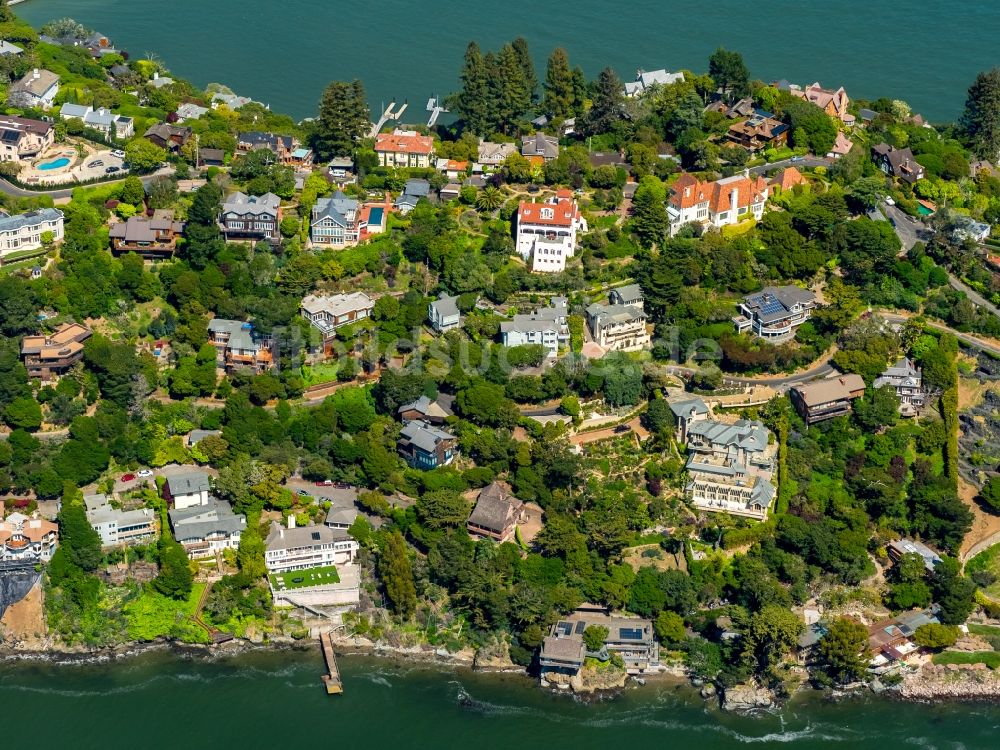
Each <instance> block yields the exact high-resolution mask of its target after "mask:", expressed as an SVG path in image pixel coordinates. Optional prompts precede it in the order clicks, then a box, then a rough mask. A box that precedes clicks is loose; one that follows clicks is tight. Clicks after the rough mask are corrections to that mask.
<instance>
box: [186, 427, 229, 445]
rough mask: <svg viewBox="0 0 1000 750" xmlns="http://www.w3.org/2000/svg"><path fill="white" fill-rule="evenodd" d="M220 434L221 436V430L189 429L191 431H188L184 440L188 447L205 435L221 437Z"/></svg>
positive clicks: (198, 441)
mask: <svg viewBox="0 0 1000 750" xmlns="http://www.w3.org/2000/svg"><path fill="white" fill-rule="evenodd" d="M221 436H222V430H191V432H189V433H188V436H187V439H186V440H185V442H186V443H187V447H188V448H193V447H194V446H196V445H198V443H200V442H201V441H202V440H204V439H205V438H207V437H221Z"/></svg>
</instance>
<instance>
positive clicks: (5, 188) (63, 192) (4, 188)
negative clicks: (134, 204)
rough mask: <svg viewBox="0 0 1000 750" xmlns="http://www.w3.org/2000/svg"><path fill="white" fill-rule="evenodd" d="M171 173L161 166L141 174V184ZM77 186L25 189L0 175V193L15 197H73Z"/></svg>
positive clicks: (170, 168) (119, 180)
mask: <svg viewBox="0 0 1000 750" xmlns="http://www.w3.org/2000/svg"><path fill="white" fill-rule="evenodd" d="M95 158H98V157H95ZM91 161H93V159H91ZM87 163H88V164H89V163H90V162H89V161H88V162H87ZM173 173H174V168H173V167H170V166H167V167H161V168H160V169H158V170H157V171H156V172H153V173H152V174H148V175H145V176H143V177H142V178H141V179H142V184H143V185H148V184H149V183H150V182H151V181H152V180H154V179H156V178H157V177H160V176H162V175H171V174H173ZM126 177H128V175H127V174H123V175H122V176H121V178H120V179H117V180H108V181H107V182H98V183H94V186H97V185H111V184H114V183H116V182H122V181H123V180H124V179H125V178H126ZM77 187H80V186H79V185H70V186H68V187H63V188H57V189H54V190H25V189H24V188H19V187H17V186H16V185H12V184H11V183H9V182H7V180H5V179H3V178H2V177H0V193H3V194H4V195H11V196H14V197H15V198H35V197H37V196H39V195H48V196H49V197H51V198H53V199H59V198H72V197H73V190H75V189H76V188H77ZM86 187H91V186H90V185H88V186H86Z"/></svg>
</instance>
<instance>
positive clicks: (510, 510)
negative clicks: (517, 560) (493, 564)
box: [466, 482, 524, 544]
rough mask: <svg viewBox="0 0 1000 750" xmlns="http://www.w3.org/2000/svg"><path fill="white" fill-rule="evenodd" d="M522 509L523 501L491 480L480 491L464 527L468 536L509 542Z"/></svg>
mask: <svg viewBox="0 0 1000 750" xmlns="http://www.w3.org/2000/svg"><path fill="white" fill-rule="evenodd" d="M523 509H524V503H522V502H521V501H520V500H518V499H517V498H516V497H514V496H513V495H511V494H510V492H509V490H508V489H507V488H506V487H505V486H504V485H502V484H500V483H499V482H493V483H492V484H489V485H487V486H486V487H484V488H483V489H482V490H481V491H480V493H479V497H478V499H477V500H476V507H475V508H473V510H472V514H471V515H470V516H469V521H468V523H467V524H466V529H467V530H468V532H469V535H470V536H474V537H479V538H480V539H492V540H493V541H495V542H498V543H500V544H503V543H504V542H509V541H511V540H512V539H514V532H515V529H516V528H517V522H518V521H519V520H520V519H521V514H522V512H523Z"/></svg>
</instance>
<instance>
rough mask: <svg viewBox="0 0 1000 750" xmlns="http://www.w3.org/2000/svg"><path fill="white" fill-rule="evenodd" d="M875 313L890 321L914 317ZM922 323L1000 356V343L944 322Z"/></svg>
mask: <svg viewBox="0 0 1000 750" xmlns="http://www.w3.org/2000/svg"><path fill="white" fill-rule="evenodd" d="M877 315H878V316H879V317H881V318H885V319H886V320H888V321H889V322H890V323H905V322H906V321H907V320H909V319H910V318H912V317H914V316H913V315H900V314H899V313H888V312H879V313H877ZM924 325H925V326H927V327H928V328H933V329H934V330H935V331H942V332H944V333H950V334H951V335H952V336H954V337H955V338H957V339H958V340H959V341H961V342H962V343H963V344H965V345H966V346H970V347H972V348H973V349H981V350H982V351H984V352H989V353H990V354H993V355H996V356H997V357H1000V345H997V344H992V343H990V342H988V341H983V340H982V339H980V338H977V337H976V336H973V335H971V334H968V333H962V332H961V331H956V330H955V329H954V328H949V327H948V326H946V325H945V324H944V323H935V322H934V321H931V320H925V321H924Z"/></svg>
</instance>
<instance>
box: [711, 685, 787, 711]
mask: <svg viewBox="0 0 1000 750" xmlns="http://www.w3.org/2000/svg"><path fill="white" fill-rule="evenodd" d="M775 700H776V699H775V696H774V693H772V692H771V691H770V690H768V689H767V688H765V687H761V686H760V685H753V684H744V685H736V686H734V687H731V688H726V689H725V691H724V692H723V693H722V709H723V710H724V711H735V712H737V713H752V712H753V711H762V710H764V709H768V708H772V707H774V705H775Z"/></svg>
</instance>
